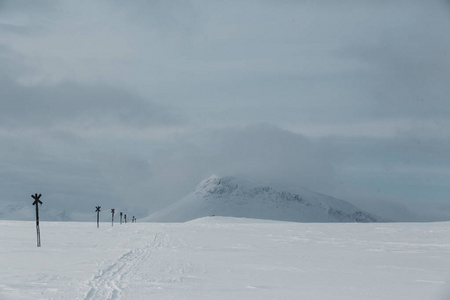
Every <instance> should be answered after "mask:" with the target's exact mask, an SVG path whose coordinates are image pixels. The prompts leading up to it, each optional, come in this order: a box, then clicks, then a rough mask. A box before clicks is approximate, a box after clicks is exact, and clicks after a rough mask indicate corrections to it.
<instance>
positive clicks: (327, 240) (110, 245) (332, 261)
mask: <svg viewBox="0 0 450 300" xmlns="http://www.w3.org/2000/svg"><path fill="white" fill-rule="evenodd" d="M41 234H42V237H41V238H42V247H41V248H37V247H36V244H35V238H36V237H35V227H34V224H33V222H18V221H0V258H1V259H0V299H1V300H13V299H14V300H17V299H19V300H22V299H27V300H28V299H36V300H39V299H42V300H43V299H46V300H48V299H55V300H56V299H57V300H69V299H70V300H73V299H79V300H87V299H187V300H191V299H195V300H202V299H218V300H221V299H227V300H228V299H231V298H232V299H245V300H252V299H254V300H256V299H258V300H260V299H322V300H331V299H332V300H338V299H345V300H356V299H357V300H360V299H365V300H367V299H380V300H381V299H382V300H424V299H437V300H448V299H450V285H449V283H450V271H449V270H450V222H444V223H372V224H356V223H353V224H336V223H334V224H319V223H316V224H306V223H289V222H273V221H262V220H251V219H235V218H202V219H199V220H195V221H191V222H187V223H176V224H170V223H137V224H126V225H122V226H114V227H111V226H107V225H106V223H102V224H101V226H100V228H98V229H97V228H96V224H95V222H92V223H69V222H43V223H42V226H41Z"/></svg>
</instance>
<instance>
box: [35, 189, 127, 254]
mask: <svg viewBox="0 0 450 300" xmlns="http://www.w3.org/2000/svg"><path fill="white" fill-rule="evenodd" d="M41 197H42V195H41V194H39V195H38V194H34V195H31V198H33V199H34V202H33V205H36V235H37V246H38V247H41V231H40V229H39V204H40V205H42V201H41V200H39V199H40V198H41ZM100 209H101V206H96V207H95V212H96V213H97V228H98V227H99V225H100V211H101V210H100ZM114 213H115V209H114V208H112V209H111V214H112V220H111V226H114ZM122 215H123V216H124V219H125V223H126V222H127V215H126V214H123V212H120V224H122ZM131 222H132V223H136V218H135V217H134V216H133V218H132V220H131Z"/></svg>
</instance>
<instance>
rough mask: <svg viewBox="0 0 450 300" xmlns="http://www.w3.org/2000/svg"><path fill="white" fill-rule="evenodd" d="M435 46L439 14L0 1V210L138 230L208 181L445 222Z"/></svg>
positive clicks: (443, 89) (445, 173)
mask: <svg viewBox="0 0 450 300" xmlns="http://www.w3.org/2000/svg"><path fill="white" fill-rule="evenodd" d="M449 31H450V4H449V2H448V1H444V0H431V1H419V0H412V1H403V0H394V1H375V0H372V1H369V0H367V1H354V0H344V1H281V2H280V1H263V0H260V1H256V0H255V1H226V2H218V1H143V0H140V1H127V2H123V1H106V0H101V1H86V0H82V1H68V0H63V1H52V0H46V1H39V2H34V1H18V0H0V190H1V191H2V194H1V195H0V208H2V207H6V206H8V205H13V206H14V205H16V206H14V207H21V205H22V204H23V203H26V205H29V206H31V203H32V199H31V197H30V195H31V194H34V193H42V194H43V196H42V201H43V202H44V206H47V207H48V208H47V209H49V210H53V211H54V212H55V214H59V213H62V212H65V213H66V214H67V217H68V218H71V219H76V220H82V219H88V218H91V216H92V215H93V212H94V208H95V206H96V205H101V206H102V207H103V208H104V209H109V208H113V207H114V208H116V209H117V210H124V211H128V212H130V213H131V214H135V215H136V216H138V217H141V216H146V215H148V214H149V213H151V212H154V211H156V210H159V209H161V208H163V207H166V206H168V205H170V204H172V203H174V202H176V201H178V200H179V199H180V198H182V197H183V196H185V195H187V194H189V193H190V192H192V191H193V189H194V188H195V186H196V185H197V184H198V183H199V182H200V181H201V180H203V179H204V178H206V177H208V176H210V175H212V174H217V175H219V176H239V177H244V178H251V179H255V180H261V181H264V182H267V183H268V184H270V185H271V186H274V187H277V188H278V187H279V188H283V190H294V189H295V188H296V187H306V188H308V189H311V190H313V191H317V192H320V193H324V194H327V195H331V196H333V197H337V198H340V199H344V200H347V201H350V202H352V203H354V204H355V205H357V206H358V207H361V208H362V209H365V210H367V211H370V212H373V213H375V214H378V215H380V216H382V217H385V218H388V219H394V220H404V221H432V220H449V219H450V200H449V196H448V195H449V194H450V186H449V184H448V183H449V180H450V135H449V132H450V121H449V120H450V118H449V114H450V101H448V97H449V95H450V87H449V85H448V78H450V59H449V58H450V57H449V55H450V54H449V51H448V49H450V35H449V34H448V32H449ZM0 218H3V219H5V218H8V216H7V215H4V214H3V215H1V214H0ZM23 218H24V219H26V216H24V217H23ZM29 218H30V219H32V218H33V215H31V216H30V217H29ZM43 218H45V216H43Z"/></svg>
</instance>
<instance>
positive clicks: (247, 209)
mask: <svg viewBox="0 0 450 300" xmlns="http://www.w3.org/2000/svg"><path fill="white" fill-rule="evenodd" d="M300 191H301V192H300V193H298V194H293V193H289V192H284V191H277V190H275V189H273V188H271V187H269V186H265V185H262V184H257V183H254V182H251V181H248V180H242V179H239V178H235V177H222V178H221V177H217V176H211V177H209V178H206V179H205V180H203V181H202V182H201V183H200V184H199V185H198V186H197V187H196V189H195V191H194V192H192V193H191V194H189V195H187V196H185V197H184V198H182V199H181V200H180V201H178V202H176V203H175V204H173V205H171V206H169V207H167V208H166V209H163V210H161V211H159V212H156V213H153V214H151V215H150V216H149V217H148V218H146V220H147V221H156V222H184V221H188V220H192V219H196V218H200V217H205V216H213V215H215V216H228V217H245V218H255V219H270V220H280V221H294V222H377V221H380V220H379V219H378V217H375V216H373V215H371V214H369V213H367V212H364V211H362V210H360V209H358V208H356V207H355V206H353V205H352V204H350V203H348V202H346V201H343V200H339V199H335V198H333V197H330V196H326V195H322V194H318V193H315V192H312V191H309V190H306V189H301V190H300Z"/></svg>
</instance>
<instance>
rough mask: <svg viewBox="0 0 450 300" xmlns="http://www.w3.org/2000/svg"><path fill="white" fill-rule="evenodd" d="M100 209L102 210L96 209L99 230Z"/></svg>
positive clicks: (97, 207) (98, 207)
mask: <svg viewBox="0 0 450 300" xmlns="http://www.w3.org/2000/svg"><path fill="white" fill-rule="evenodd" d="M100 208H101V206H96V207H95V211H96V212H97V228H98V226H99V217H100Z"/></svg>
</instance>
